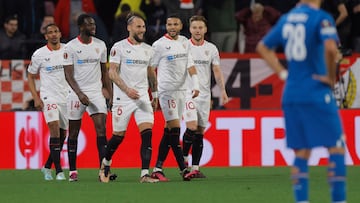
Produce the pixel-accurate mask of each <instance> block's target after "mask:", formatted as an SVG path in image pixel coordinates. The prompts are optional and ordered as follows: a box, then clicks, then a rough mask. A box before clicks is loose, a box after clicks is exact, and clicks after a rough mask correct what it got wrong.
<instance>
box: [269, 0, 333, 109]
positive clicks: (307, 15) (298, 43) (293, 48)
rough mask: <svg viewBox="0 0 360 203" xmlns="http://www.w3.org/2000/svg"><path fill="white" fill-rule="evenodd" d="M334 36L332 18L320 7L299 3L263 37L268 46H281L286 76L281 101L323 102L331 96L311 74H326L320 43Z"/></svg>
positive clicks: (329, 91)
mask: <svg viewBox="0 0 360 203" xmlns="http://www.w3.org/2000/svg"><path fill="white" fill-rule="evenodd" d="M328 39H333V40H335V41H336V42H338V36H337V32H336V28H335V23H334V20H333V18H332V17H331V16H330V15H329V14H328V13H326V12H325V11H323V10H321V9H316V8H313V7H310V6H309V5H306V4H300V5H299V6H297V7H295V8H294V9H292V10H291V11H290V12H289V13H288V14H286V15H284V16H283V17H282V18H280V20H279V22H278V23H277V24H276V25H275V26H274V28H273V29H272V30H271V31H270V32H269V33H268V34H267V35H266V36H265V38H264V39H263V42H264V44H265V45H266V46H267V47H269V48H275V47H278V46H282V47H284V50H285V55H286V60H287V63H288V69H289V76H288V79H287V81H286V84H285V89H284V94H283V103H294V102H295V103H304V102H305V103H308V102H323V101H324V98H325V99H327V98H328V97H329V95H332V93H331V89H330V87H329V86H328V85H326V84H324V83H322V82H320V81H318V80H314V79H313V78H312V75H313V74H318V75H326V73H327V68H326V64H325V57H324V42H325V41H326V40H328Z"/></svg>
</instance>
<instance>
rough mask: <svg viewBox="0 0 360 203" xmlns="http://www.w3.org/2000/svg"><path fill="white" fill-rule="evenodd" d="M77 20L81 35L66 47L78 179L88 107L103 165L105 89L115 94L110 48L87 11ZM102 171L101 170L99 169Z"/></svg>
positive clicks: (71, 152) (73, 175)
mask: <svg viewBox="0 0 360 203" xmlns="http://www.w3.org/2000/svg"><path fill="white" fill-rule="evenodd" d="M77 23H78V26H79V30H80V33H79V36H77V37H76V38H75V39H73V40H71V41H70V42H68V43H67V44H66V45H65V48H64V70H65V78H66V80H67V82H68V83H69V85H70V87H71V89H72V91H71V92H70V94H69V98H68V105H67V107H68V113H69V138H68V156H69V168H70V171H69V176H70V177H69V181H77V180H78V174H77V169H76V153H77V138H78V135H79V130H80V126H81V119H82V116H83V114H84V112H85V110H86V111H87V112H88V113H89V115H90V116H91V118H92V120H93V122H94V126H95V130H96V136H97V149H98V155H99V157H98V158H99V164H100V165H99V167H100V166H101V160H102V158H103V157H104V155H105V148H106V144H107V140H106V114H107V106H106V100H105V97H104V95H103V94H102V89H103V88H104V89H105V90H106V91H107V92H108V93H109V94H110V95H111V94H112V88H111V83H110V80H109V76H108V71H107V68H106V60H107V58H106V57H107V51H106V46H105V43H104V42H103V41H102V40H100V39H98V38H95V37H94V35H95V29H96V25H95V21H94V19H93V18H92V17H90V16H89V15H87V14H81V15H80V16H79V17H78V19H77ZM99 173H100V172H99Z"/></svg>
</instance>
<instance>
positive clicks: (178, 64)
mask: <svg viewBox="0 0 360 203" xmlns="http://www.w3.org/2000/svg"><path fill="white" fill-rule="evenodd" d="M181 29H182V22H181V20H180V18H179V16H176V15H171V16H169V17H168V18H167V20H166V30H167V34H165V35H164V36H163V37H161V38H160V39H159V40H157V41H156V42H154V44H153V49H154V57H153V60H152V63H151V66H152V67H157V73H158V90H159V102H160V106H161V110H162V113H163V115H164V118H165V120H166V124H165V128H164V134H163V137H162V139H161V142H160V145H159V153H158V158H157V161H156V165H155V168H154V170H153V173H152V177H153V178H157V179H159V180H160V181H168V179H167V178H166V177H165V175H164V173H163V170H162V166H163V163H164V161H165V159H166V157H167V155H168V152H169V150H170V147H171V149H172V150H173V152H174V155H175V158H176V161H177V163H178V166H179V169H180V174H181V175H182V177H183V180H185V181H187V180H190V178H187V177H186V174H187V173H189V171H188V170H187V167H186V166H185V163H184V157H183V153H182V149H181V145H180V140H179V137H180V119H181V117H182V113H183V110H184V106H185V93H186V90H187V86H186V83H185V80H186V77H191V79H192V82H193V86H192V97H193V98H195V97H197V96H198V95H199V79H198V77H197V74H196V69H195V66H194V61H193V58H192V56H191V53H190V42H189V40H188V39H187V38H186V37H184V36H181V35H179V33H180V30H181ZM188 75H189V76H188Z"/></svg>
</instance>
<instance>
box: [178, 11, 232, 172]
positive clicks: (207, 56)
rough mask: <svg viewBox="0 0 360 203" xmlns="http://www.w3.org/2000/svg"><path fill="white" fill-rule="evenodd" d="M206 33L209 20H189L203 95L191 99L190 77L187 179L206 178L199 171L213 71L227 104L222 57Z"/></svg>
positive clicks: (186, 113)
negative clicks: (188, 164)
mask: <svg viewBox="0 0 360 203" xmlns="http://www.w3.org/2000/svg"><path fill="white" fill-rule="evenodd" d="M206 32H207V26H206V19H205V18H204V17H203V16H192V17H191V18H190V33H191V39H190V51H191V54H192V56H193V58H194V63H195V67H196V71H197V73H198V75H199V84H200V92H201V94H200V95H199V96H198V97H196V98H194V99H192V98H191V96H192V94H191V87H192V84H191V81H190V78H189V77H188V78H187V84H188V87H189V89H190V90H188V92H187V95H186V104H185V110H184V120H185V121H186V127H187V128H186V131H185V133H184V135H183V153H184V160H185V163H187V162H188V154H189V151H190V148H191V147H192V167H191V172H190V173H189V174H187V176H191V177H192V178H205V176H204V174H203V173H202V172H200V169H199V164H200V159H201V155H202V150H203V137H204V131H205V128H206V126H207V124H208V120H209V114H210V102H211V71H213V73H214V77H215V81H216V84H217V85H218V86H219V88H220V90H221V101H222V103H223V104H225V103H227V102H228V100H229V98H228V96H227V93H226V90H225V85H224V77H223V74H222V72H221V68H220V56H219V51H218V49H217V48H216V46H215V45H214V44H212V43H210V42H208V41H206V40H205V39H204V37H205V33H206Z"/></svg>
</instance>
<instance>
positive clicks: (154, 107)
mask: <svg viewBox="0 0 360 203" xmlns="http://www.w3.org/2000/svg"><path fill="white" fill-rule="evenodd" d="M158 103H159V99H158V98H153V99H152V101H151V106H152V107H153V110H154V112H155V111H156V109H157V107H158Z"/></svg>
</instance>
